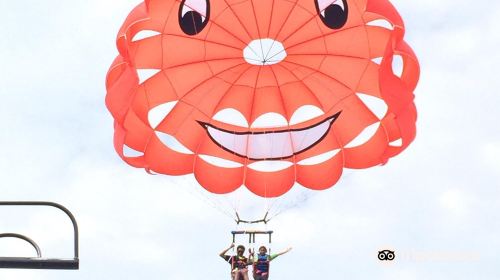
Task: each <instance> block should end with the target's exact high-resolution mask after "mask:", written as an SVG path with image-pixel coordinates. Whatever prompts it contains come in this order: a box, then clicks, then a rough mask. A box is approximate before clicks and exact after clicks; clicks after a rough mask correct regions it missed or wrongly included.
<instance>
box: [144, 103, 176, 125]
mask: <svg viewBox="0 0 500 280" xmlns="http://www.w3.org/2000/svg"><path fill="white" fill-rule="evenodd" d="M176 104H177V101H171V102H167V103H164V104H161V105H158V106H156V107H154V108H153V109H151V110H150V111H149V113H148V120H149V125H150V126H151V127H152V128H153V129H156V128H157V127H158V125H160V123H161V122H162V121H163V120H164V119H165V118H166V117H167V115H168V114H169V113H170V112H171V111H172V109H173V108H174V107H175V105H176Z"/></svg>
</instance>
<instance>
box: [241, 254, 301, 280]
mask: <svg viewBox="0 0 500 280" xmlns="http://www.w3.org/2000/svg"><path fill="white" fill-rule="evenodd" d="M290 250H292V248H288V249H286V250H285V251H283V252H281V253H278V254H272V255H269V254H267V248H266V247H265V246H261V247H260V248H259V254H258V255H257V259H256V260H255V259H254V252H253V251H250V261H251V262H252V263H253V265H254V267H253V279H255V280H268V279H269V263H270V262H271V261H272V260H274V259H276V258H277V257H279V256H281V255H284V254H286V253H288V252H290Z"/></svg>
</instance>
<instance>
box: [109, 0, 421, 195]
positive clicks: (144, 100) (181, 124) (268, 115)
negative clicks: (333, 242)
mask: <svg viewBox="0 0 500 280" xmlns="http://www.w3.org/2000/svg"><path fill="white" fill-rule="evenodd" d="M404 32H405V28H404V24H403V21H402V18H401V17H400V15H399V14H398V12H397V11H396V9H395V8H394V6H392V4H391V3H390V2H389V1H388V0H293V1H289V0H274V1H259V0H248V1H234V0H183V1H179V0H146V1H144V2H143V3H141V4H140V5H138V6H137V7H136V8H135V9H134V10H133V11H132V12H131V13H130V14H129V16H128V17H127V19H126V20H125V23H124V24H123V26H122V27H121V29H120V31H119V33H118V37H117V48H118V51H119V55H118V56H117V57H116V59H115V60H114V62H113V64H112V65H111V67H110V69H109V72H108V74H107V78H106V88H107V95H106V106H107V108H108V110H109V111H110V112H111V114H112V116H113V118H114V146H115V149H116V152H117V153H118V154H119V155H120V157H121V158H122V159H123V160H124V161H125V162H127V163H128V164H130V165H132V166H134V167H138V168H144V169H146V170H147V171H148V172H151V173H159V174H166V175H186V174H194V176H195V178H196V180H197V181H198V182H199V184H200V185H201V186H202V187H204V188H205V189H206V190H208V191H209V192H211V193H214V194H227V193H232V192H234V191H235V190H237V189H239V188H240V187H241V186H245V187H246V188H248V190H249V191H251V192H252V193H254V194H256V195H257V196H260V197H264V198H275V197H280V196H282V195H283V194H285V193H287V192H288V191H289V190H290V189H291V188H292V187H293V186H294V184H295V183H298V184H300V185H301V186H303V187H305V188H307V189H312V190H325V189H328V188H330V187H332V186H334V185H335V184H336V183H337V181H339V179H340V177H341V175H342V172H343V170H344V168H349V169H364V168H369V167H373V166H377V165H383V164H385V163H386V162H387V161H388V160H389V159H390V158H392V157H394V156H396V155H398V154H399V153H401V152H402V151H403V150H405V149H406V148H407V147H408V145H409V144H410V143H411V142H412V141H413V140H414V138H415V132H416V127H415V124H416V118H417V112H416V108H415V105H414V102H413V100H414V94H413V91H414V89H415V88H416V85H417V82H418V78H419V64H418V61H417V58H416V55H415V54H414V52H413V51H412V49H411V48H410V46H409V45H408V44H407V43H406V42H405V41H404Z"/></svg>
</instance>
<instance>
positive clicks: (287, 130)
mask: <svg viewBox="0 0 500 280" xmlns="http://www.w3.org/2000/svg"><path fill="white" fill-rule="evenodd" d="M341 113H342V111H340V112H338V113H335V114H334V115H333V116H330V117H328V118H325V119H323V120H322V121H320V122H317V123H315V124H313V125H310V126H308V127H304V128H288V129H281V130H276V131H244V132H235V131H230V130H226V129H222V128H219V127H217V126H215V125H213V124H210V123H206V122H202V121H198V123H199V124H200V125H201V126H202V127H203V128H204V129H205V130H206V131H207V135H208V137H209V138H210V140H212V142H214V143H215V144H216V145H217V146H219V147H220V148H222V149H223V150H225V151H227V152H230V153H232V154H234V155H237V156H239V157H242V158H246V159H249V160H255V161H261V160H284V159H288V158H291V157H293V156H295V155H297V154H300V153H303V152H305V151H307V150H309V149H311V148H313V147H314V146H316V145H317V144H318V143H320V142H321V141H323V139H324V138H325V137H326V135H328V133H329V132H330V129H331V127H332V125H333V123H334V122H335V121H336V120H337V119H338V118H339V116H340V114H341ZM326 122H330V124H329V126H328V129H326V131H325V132H324V133H323V135H321V137H319V138H318V139H317V140H316V141H315V142H314V143H312V144H311V145H309V146H307V147H305V148H302V149H301V150H300V151H297V152H294V153H293V154H291V155H289V156H285V157H275V158H250V157H248V156H247V155H242V154H239V153H237V152H235V151H233V150H231V149H230V148H227V147H225V146H224V145H222V144H221V143H219V142H218V141H217V140H216V139H215V138H214V137H213V136H212V134H211V133H210V131H209V128H212V129H215V130H216V131H218V132H222V133H226V134H233V135H255V134H279V133H292V132H297V131H305V130H309V129H313V128H315V127H317V126H320V125H322V124H324V123H326Z"/></svg>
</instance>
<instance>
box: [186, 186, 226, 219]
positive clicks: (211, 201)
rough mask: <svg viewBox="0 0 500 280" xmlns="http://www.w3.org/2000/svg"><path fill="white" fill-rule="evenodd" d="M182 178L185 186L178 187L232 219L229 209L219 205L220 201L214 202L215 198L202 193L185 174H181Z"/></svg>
mask: <svg viewBox="0 0 500 280" xmlns="http://www.w3.org/2000/svg"><path fill="white" fill-rule="evenodd" d="M182 179H183V180H184V182H185V185H186V186H187V187H180V189H182V190H184V191H185V192H187V193H188V194H189V195H191V196H193V197H195V198H196V199H198V200H199V201H201V202H203V203H204V204H206V205H208V206H211V207H212V208H213V209H215V210H217V211H219V212H220V213H221V214H223V215H224V216H226V217H228V218H229V219H231V220H234V217H233V215H232V214H231V213H230V212H229V211H227V210H225V209H223V208H222V207H221V205H220V204H221V203H220V201H217V202H218V203H216V202H215V201H214V200H215V198H210V197H208V196H207V194H205V193H203V191H202V190H199V189H198V188H196V187H194V188H193V184H192V182H191V181H190V180H188V178H187V177H186V176H183V177H182ZM193 189H194V191H193Z"/></svg>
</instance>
